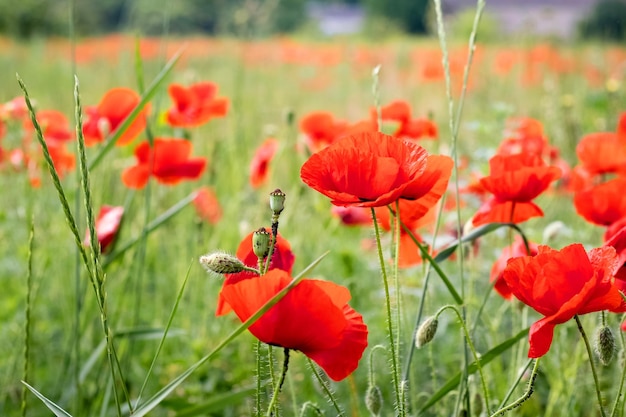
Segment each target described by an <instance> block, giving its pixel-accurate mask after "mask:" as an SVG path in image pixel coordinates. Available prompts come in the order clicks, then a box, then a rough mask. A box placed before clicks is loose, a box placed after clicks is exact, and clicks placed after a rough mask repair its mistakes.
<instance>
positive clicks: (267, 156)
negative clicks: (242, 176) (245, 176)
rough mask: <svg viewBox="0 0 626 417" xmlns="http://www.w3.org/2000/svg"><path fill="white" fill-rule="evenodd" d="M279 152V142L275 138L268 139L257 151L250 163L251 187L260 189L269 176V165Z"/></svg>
mask: <svg viewBox="0 0 626 417" xmlns="http://www.w3.org/2000/svg"><path fill="white" fill-rule="evenodd" d="M277 150H278V141H277V140H276V139H273V138H269V139H266V140H265V141H264V142H263V143H262V144H261V146H259V148H258V149H257V150H256V152H255V154H254V156H253V157H252V161H251V162H250V185H251V186H252V188H259V187H260V186H262V185H263V184H264V183H265V182H266V181H267V177H268V175H269V164H270V162H271V160H272V158H274V154H275V153H276V151H277Z"/></svg>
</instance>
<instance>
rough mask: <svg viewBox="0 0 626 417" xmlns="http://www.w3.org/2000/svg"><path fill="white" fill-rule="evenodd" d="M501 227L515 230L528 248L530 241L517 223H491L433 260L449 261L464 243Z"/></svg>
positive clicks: (443, 251)
mask: <svg viewBox="0 0 626 417" xmlns="http://www.w3.org/2000/svg"><path fill="white" fill-rule="evenodd" d="M501 227H510V228H512V229H514V230H515V231H516V232H517V233H519V235H520V236H521V237H522V239H523V240H524V245H525V246H526V248H528V239H527V238H526V235H524V232H522V229H520V227H519V226H518V225H516V224H515V223H489V224H486V225H484V226H482V227H479V228H477V229H474V230H472V231H471V232H470V233H468V234H467V235H465V236H463V237H462V238H461V239H458V240H457V241H456V242H454V243H452V244H451V245H450V246H447V247H446V248H445V249H443V250H441V251H439V253H438V254H437V256H435V257H434V258H433V259H434V260H435V262H442V261H444V260H446V259H448V258H449V257H450V256H451V255H452V254H453V253H454V252H455V251H456V250H457V248H458V247H459V246H460V245H462V244H463V243H466V242H471V241H472V240H476V239H478V238H479V237H481V236H484V235H487V234H489V233H491V232H493V231H495V230H498V229H500V228H501Z"/></svg>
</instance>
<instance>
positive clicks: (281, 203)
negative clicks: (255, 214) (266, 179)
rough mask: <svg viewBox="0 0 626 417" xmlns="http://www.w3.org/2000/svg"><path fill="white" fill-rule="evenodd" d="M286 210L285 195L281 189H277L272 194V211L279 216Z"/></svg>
mask: <svg viewBox="0 0 626 417" xmlns="http://www.w3.org/2000/svg"><path fill="white" fill-rule="evenodd" d="M284 208H285V193H283V192H282V191H281V190H280V189H278V188H277V189H275V190H274V191H272V192H271V193H270V209H271V210H272V211H273V212H274V215H275V216H278V215H279V214H280V213H281V212H282V211H283V210H284Z"/></svg>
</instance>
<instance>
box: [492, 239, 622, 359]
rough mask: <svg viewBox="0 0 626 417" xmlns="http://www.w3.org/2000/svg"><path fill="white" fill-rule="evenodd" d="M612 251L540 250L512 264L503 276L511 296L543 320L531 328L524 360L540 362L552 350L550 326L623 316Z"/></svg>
mask: <svg viewBox="0 0 626 417" xmlns="http://www.w3.org/2000/svg"><path fill="white" fill-rule="evenodd" d="M619 266H620V264H619V260H618V257H617V254H616V253H615V249H613V248H612V247H610V246H605V247H601V248H598V249H592V250H591V251H590V252H589V254H587V252H585V249H584V248H583V246H582V245H581V244H579V243H575V244H573V245H570V246H567V247H565V248H563V249H562V250H560V251H557V250H554V249H552V248H550V247H548V246H543V245H541V246H539V248H538V253H537V255H535V256H523V257H520V258H514V259H511V260H510V261H509V262H508V264H507V266H506V268H505V270H504V272H503V273H502V276H503V277H504V280H505V281H506V283H507V284H508V286H509V288H510V289H511V292H512V293H513V295H515V297H517V298H518V299H519V300H520V301H522V302H523V303H524V304H526V305H528V306H530V307H532V308H533V309H535V310H536V311H537V312H539V313H540V314H543V315H544V316H545V317H544V318H542V319H541V320H539V321H537V322H535V323H533V324H532V326H531V327H530V333H529V342H530V349H529V351H528V357H530V358H538V357H540V356H543V355H545V354H546V353H547V352H548V350H549V349H550V345H551V344H552V338H553V336H554V327H555V326H556V325H557V324H561V323H565V322H566V321H568V320H570V319H571V318H573V317H574V316H575V315H577V314H586V313H591V312H594V311H602V310H609V311H612V312H617V313H619V312H624V311H626V303H625V302H624V301H623V299H622V296H621V295H620V293H619V290H618V288H617V287H616V286H615V285H614V281H615V278H614V277H613V275H614V274H615V272H616V271H617V269H618V268H619Z"/></svg>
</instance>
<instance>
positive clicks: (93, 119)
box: [83, 87, 150, 146]
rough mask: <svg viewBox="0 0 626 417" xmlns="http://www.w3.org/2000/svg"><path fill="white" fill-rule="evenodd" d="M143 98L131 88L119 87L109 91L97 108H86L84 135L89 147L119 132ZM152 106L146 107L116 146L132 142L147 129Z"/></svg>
mask: <svg viewBox="0 0 626 417" xmlns="http://www.w3.org/2000/svg"><path fill="white" fill-rule="evenodd" d="M140 101H141V97H140V96H139V94H137V93H136V92H134V91H133V90H131V89H129V88H124V87H117V88H112V89H111V90H109V91H107V92H106V93H105V94H104V97H102V100H100V103H99V104H98V106H97V107H86V108H85V115H86V118H85V123H84V124H83V135H84V136H85V144H86V145H87V146H90V145H94V144H96V143H99V142H102V141H103V140H104V139H105V138H106V137H107V136H108V135H109V134H110V133H113V132H115V131H116V130H117V128H118V127H120V125H121V124H122V122H123V121H124V120H125V119H126V118H127V117H128V115H129V114H130V113H131V112H132V111H133V110H134V109H135V107H137V105H138V104H139V102H140ZM149 112H150V106H149V105H146V106H145V107H144V108H143V109H142V110H141V112H140V113H139V115H137V118H136V119H135V120H134V121H133V122H132V123H131V124H130V126H128V129H126V131H125V132H124V133H122V135H121V136H120V137H119V139H118V140H117V142H116V145H119V146H122V145H126V144H128V143H130V142H132V140H133V139H135V138H136V137H137V136H139V133H141V131H142V130H143V129H144V128H145V127H146V118H147V115H148V113H149Z"/></svg>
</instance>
